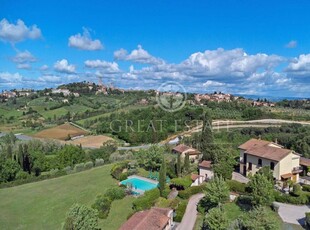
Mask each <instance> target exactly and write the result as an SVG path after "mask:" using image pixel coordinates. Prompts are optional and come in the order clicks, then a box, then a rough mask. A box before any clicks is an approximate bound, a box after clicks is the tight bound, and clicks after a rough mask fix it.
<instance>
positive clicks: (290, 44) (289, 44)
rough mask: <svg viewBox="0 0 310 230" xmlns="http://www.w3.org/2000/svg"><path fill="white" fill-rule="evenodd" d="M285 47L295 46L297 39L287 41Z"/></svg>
mask: <svg viewBox="0 0 310 230" xmlns="http://www.w3.org/2000/svg"><path fill="white" fill-rule="evenodd" d="M285 47H286V48H296V47H297V41H295V40H292V41H290V42H289V43H287V44H286V45H285Z"/></svg>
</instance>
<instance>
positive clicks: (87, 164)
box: [84, 161, 94, 170]
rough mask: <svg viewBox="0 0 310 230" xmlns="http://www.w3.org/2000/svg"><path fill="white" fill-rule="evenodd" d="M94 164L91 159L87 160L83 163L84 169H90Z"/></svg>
mask: <svg viewBox="0 0 310 230" xmlns="http://www.w3.org/2000/svg"><path fill="white" fill-rule="evenodd" d="M93 166H94V163H93V162H92V161H88V162H86V163H85V164H84V169H85V170H86V169H91V168H92V167H93Z"/></svg>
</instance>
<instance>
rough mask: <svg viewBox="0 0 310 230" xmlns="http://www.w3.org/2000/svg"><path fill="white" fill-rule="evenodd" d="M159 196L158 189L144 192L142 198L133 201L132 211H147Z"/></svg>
mask: <svg viewBox="0 0 310 230" xmlns="http://www.w3.org/2000/svg"><path fill="white" fill-rule="evenodd" d="M159 196H160V193H159V189H158V188H154V189H152V190H149V191H146V192H145V193H144V195H143V196H141V197H139V198H137V199H136V200H134V202H133V209H134V210H136V211H141V210H145V209H149V208H151V207H152V206H153V205H154V204H155V202H156V200H157V199H158V198H159Z"/></svg>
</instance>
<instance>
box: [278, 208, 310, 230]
mask: <svg viewBox="0 0 310 230" xmlns="http://www.w3.org/2000/svg"><path fill="white" fill-rule="evenodd" d="M275 203H277V204H278V205H279V206H280V207H279V216H280V217H281V219H282V220H283V222H285V223H290V224H297V225H302V226H303V225H304V223H305V213H306V212H310V208H309V207H308V206H306V205H291V204H284V203H278V202H275Z"/></svg>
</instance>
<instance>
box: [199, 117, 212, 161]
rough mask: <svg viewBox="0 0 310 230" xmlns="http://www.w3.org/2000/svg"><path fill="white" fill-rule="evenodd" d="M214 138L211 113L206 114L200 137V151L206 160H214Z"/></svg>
mask: <svg viewBox="0 0 310 230" xmlns="http://www.w3.org/2000/svg"><path fill="white" fill-rule="evenodd" d="M213 142H214V138H213V133H212V118H211V114H210V113H209V112H206V113H205V114H204V118H203V126H202V132H201V137H200V148H201V149H200V150H201V152H202V153H203V158H204V159H205V160H212V154H213V148H214V143H213Z"/></svg>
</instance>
